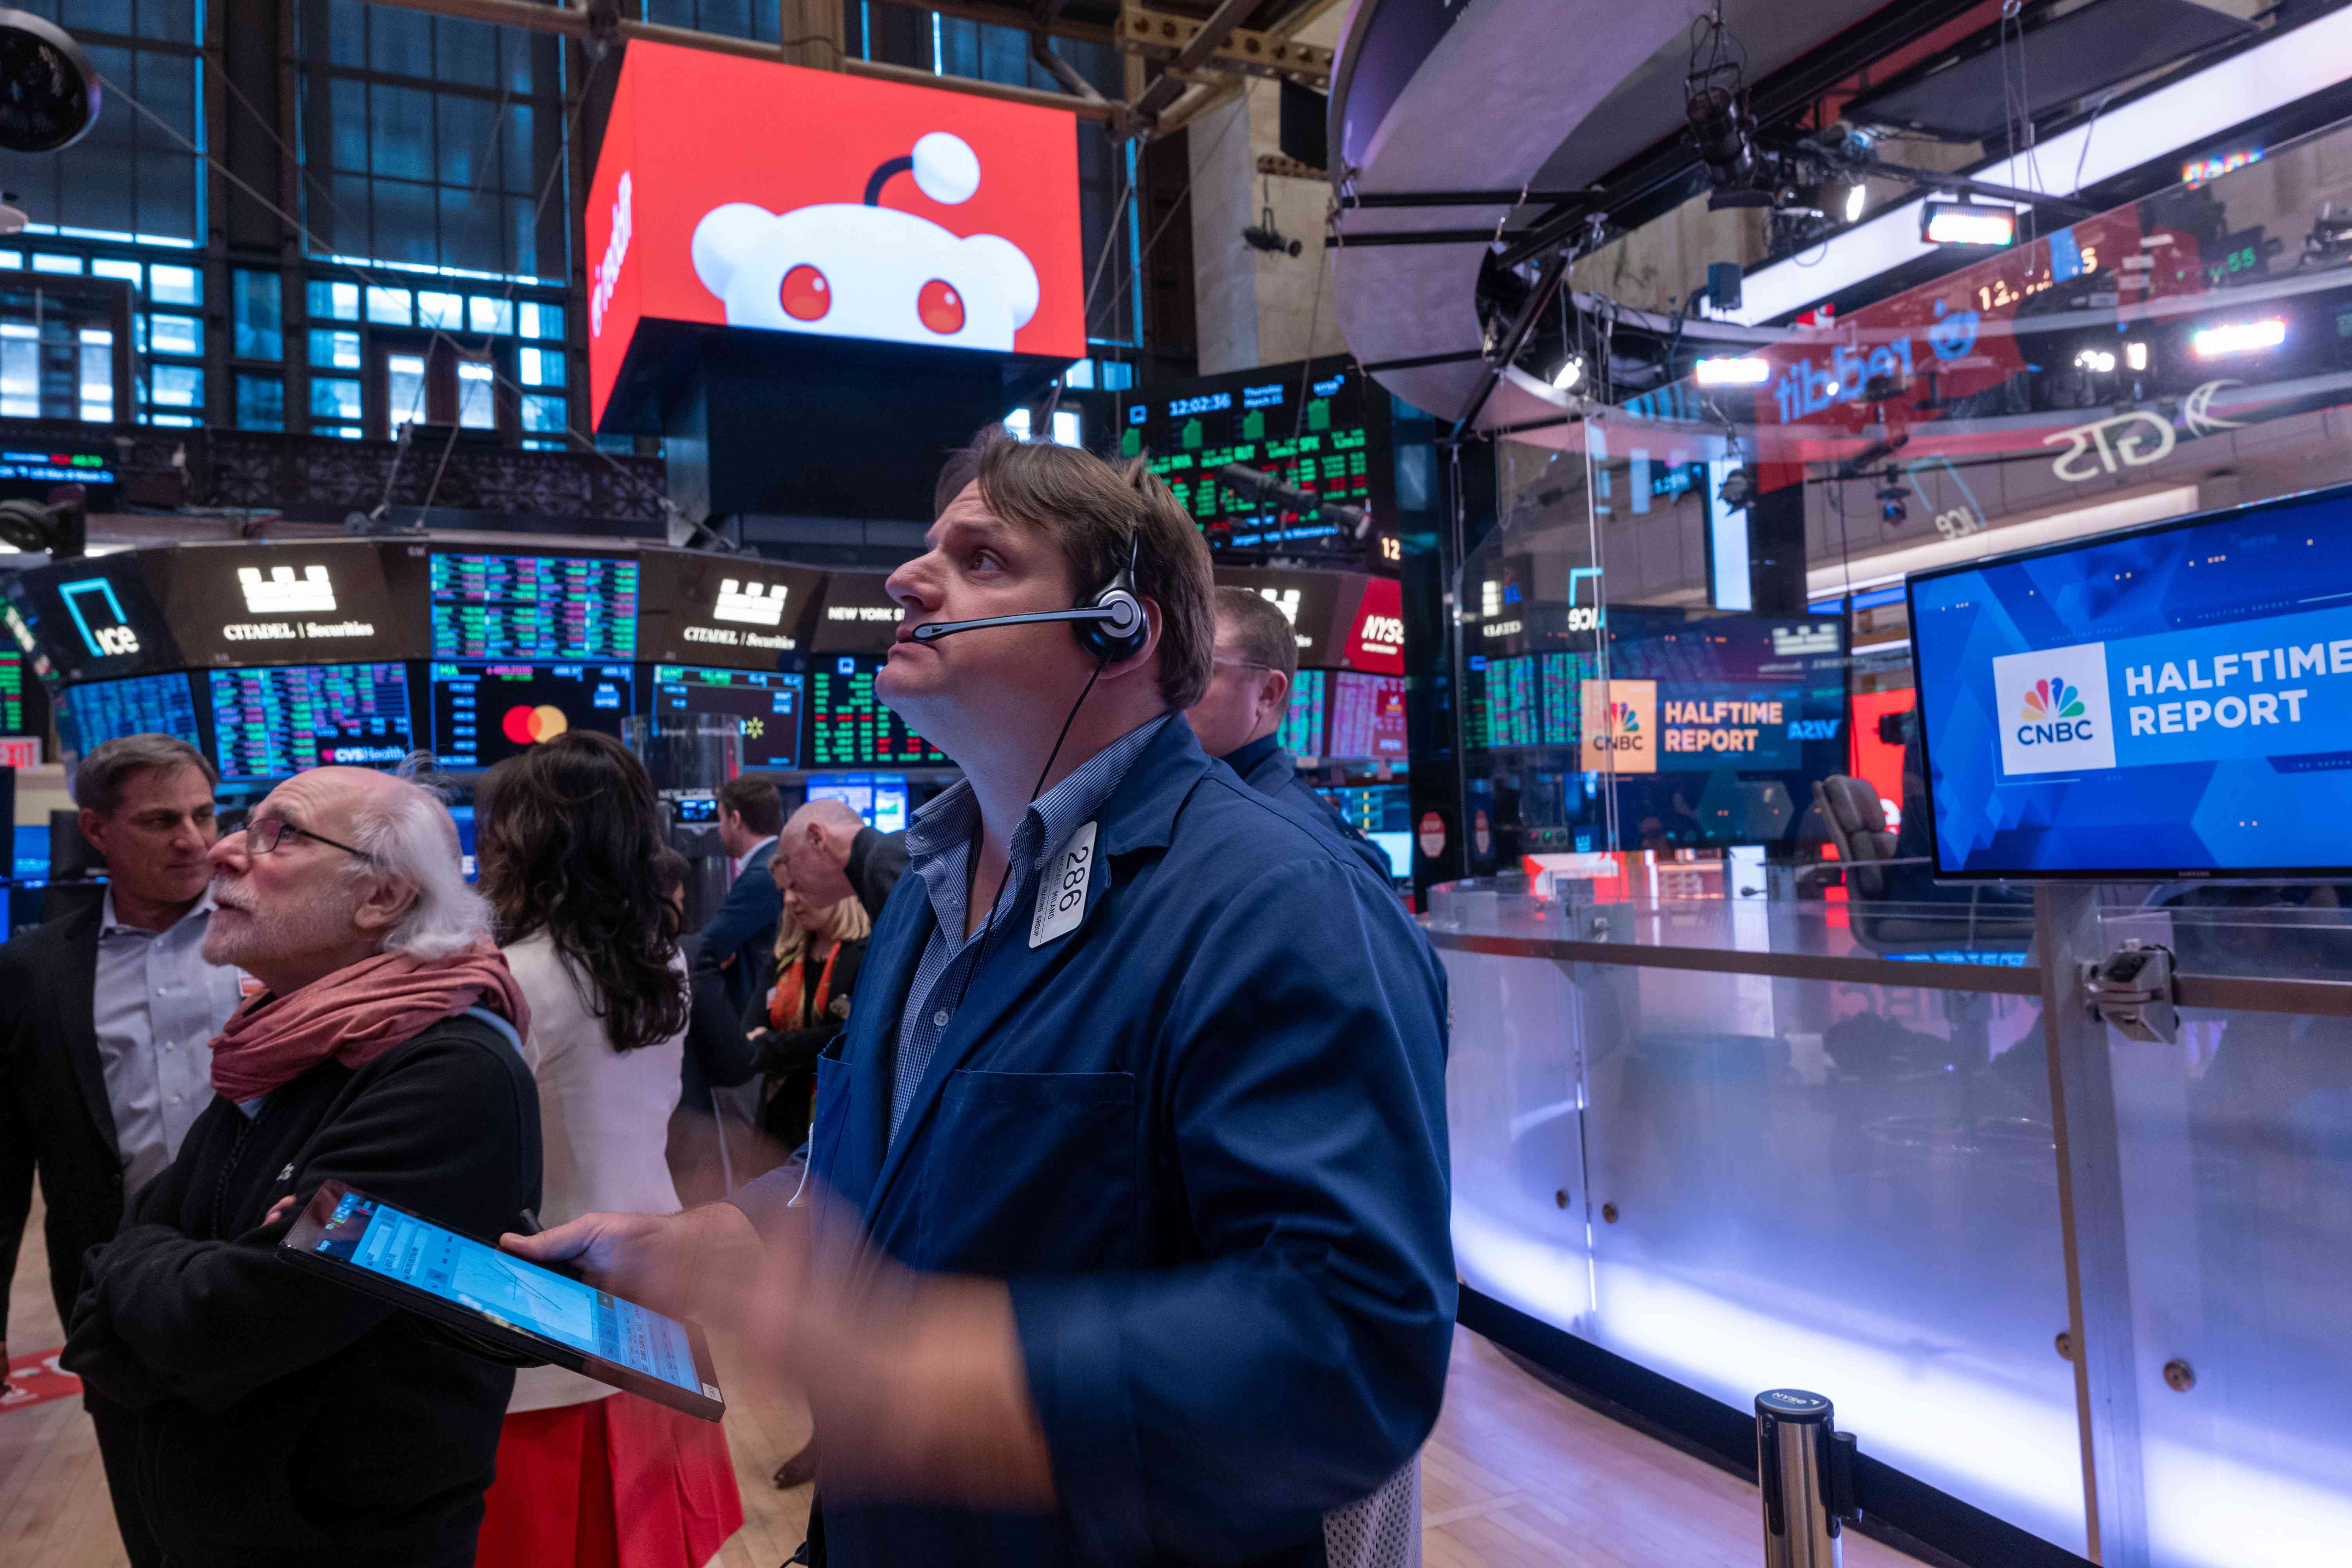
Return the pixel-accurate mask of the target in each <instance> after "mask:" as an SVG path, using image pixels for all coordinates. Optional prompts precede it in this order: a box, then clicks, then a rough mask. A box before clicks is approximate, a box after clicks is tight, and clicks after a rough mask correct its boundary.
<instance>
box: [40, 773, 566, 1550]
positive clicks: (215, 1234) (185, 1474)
mask: <svg viewBox="0 0 2352 1568" xmlns="http://www.w3.org/2000/svg"><path fill="white" fill-rule="evenodd" d="M211 865H212V871H213V877H212V884H211V889H212V900H213V904H214V906H215V907H214V910H213V913H212V919H211V922H210V927H209V929H208V930H207V931H205V941H204V955H205V958H207V959H209V960H210V961H211V962H213V963H216V964H234V965H236V967H238V968H241V969H243V970H245V971H246V972H247V973H249V974H251V975H253V976H254V977H255V978H256V979H257V981H258V982H259V983H260V984H261V986H262V991H261V993H260V994H258V995H257V996H256V997H255V998H254V999H253V1000H252V1001H251V1002H250V1003H248V1004H247V1005H246V1006H245V1007H244V1008H243V1009H241V1010H240V1011H239V1012H238V1013H237V1014H236V1016H234V1017H232V1018H231V1019H230V1020H229V1021H228V1023H227V1025H226V1027H224V1028H223V1029H222V1030H221V1031H220V1033H219V1034H218V1035H217V1036H216V1037H214V1038H213V1039H212V1041H211V1047H212V1050H211V1057H212V1062H211V1087H212V1089H213V1090H214V1091H215V1092H214V1095H213V1098H212V1099H211V1100H210V1101H209V1103H208V1104H207V1105H206V1106H205V1110H204V1112H203V1114H202V1115H200V1116H199V1117H198V1118H197V1119H196V1121H195V1124H194V1126H193V1127H191V1128H190V1129H189V1130H188V1134H187V1139H186V1142H184V1144H183V1145H182V1146H181V1149H180V1152H179V1157H178V1158H177V1159H175V1160H173V1162H172V1163H171V1165H170V1166H169V1167H168V1168H167V1169H166V1170H165V1171H164V1172H163V1174H162V1175H160V1176H159V1177H157V1178H156V1179H155V1180H154V1181H153V1182H152V1183H150V1184H148V1185H147V1187H146V1188H145V1189H144V1190H143V1191H142V1192H141V1193H140V1194H138V1196H137V1197H136V1198H135V1199H134V1200H133V1202H132V1203H131V1209H130V1212H129V1214H128V1215H125V1216H124V1219H123V1224H122V1229H121V1233H120V1234H119V1235H117V1236H116V1237H115V1238H114V1239H113V1240H112V1241H111V1242H109V1243H108V1244H107V1245H106V1246H105V1247H101V1248H100V1249H99V1250H98V1251H97V1252H95V1253H94V1254H92V1255H91V1258H90V1259H89V1268H88V1271H87V1275H86V1278H87V1279H88V1281H89V1283H88V1285H87V1287H86V1288H85V1289H83V1291H82V1293H81V1296H80V1299H79V1301H78V1302H77V1303H76V1305H75V1309H74V1317H73V1323H72V1331H71V1334H70V1337H69V1338H68V1341H67V1344H66V1353H65V1356H64V1365H65V1367H66V1369H67V1370H68V1371H69V1372H73V1373H78V1374H79V1375H80V1377H81V1378H82V1380H83V1382H84V1384H86V1385H87V1386H88V1387H89V1389H90V1390H91V1391H92V1392H93V1393H94V1394H97V1395H99V1396H100V1397H101V1398H103V1399H105V1400H106V1401H108V1402H109V1403H110V1404H111V1405H114V1406H116V1407H117V1408H119V1409H121V1410H123V1411H126V1412H128V1413H129V1419H130V1422H131V1426H132V1427H133V1431H132V1441H133V1443H134V1446H135V1452H136V1455H137V1468H136V1472H135V1475H134V1477H133V1480H132V1490H133V1492H134V1494H135V1495H134V1496H133V1497H131V1499H130V1500H129V1501H130V1504H131V1508H130V1510H129V1511H130V1512H131V1514H132V1516H133V1517H134V1518H135V1519H137V1520H138V1521H140V1522H141V1523H142V1524H143V1525H144V1527H145V1528H146V1529H147V1530H148V1531H151V1532H152V1537H153V1539H154V1541H155V1542H156V1543H157V1544H158V1546H160V1548H161V1550H162V1554H163V1560H164V1561H166V1562H168V1563H172V1564H173V1568H179V1565H181V1564H188V1565H191V1568H202V1565H205V1564H214V1563H218V1564H230V1563H234V1564H237V1565H239V1568H247V1565H259V1564H268V1563H288V1564H291V1563H354V1564H356V1563H402V1564H404V1565H405V1564H415V1565H418V1568H457V1565H459V1564H470V1563H472V1562H473V1561H474V1546H475V1538H476V1536H477V1534H478V1531H479V1530H480V1526H481V1520H482V1496H483V1493H484V1492H485V1491H486V1490H487V1489H488V1487H489V1483H490V1479H491V1476H492V1472H493V1467H494V1461H495V1456H496V1454H497V1450H498V1444H499V1428H500V1426H501V1425H502V1423H503V1422H504V1419H505V1416H506V1406H507V1396H508V1394H509V1392H510V1391H511V1389H512V1387H513V1384H514V1373H513V1371H512V1369H511V1368H509V1367H506V1366H501V1365H498V1364H494V1363H491V1362H488V1361H486V1360H483V1359H481V1358H479V1357H478V1356H476V1355H473V1354H470V1353H468V1352H466V1351H464V1350H461V1349H459V1348H457V1345H456V1344H455V1343H454V1342H452V1341H450V1340H449V1339H447V1338H445V1337H444V1336H442V1335H441V1334H440V1333H439V1332H438V1331H436V1330H435V1329H434V1328H433V1327H432V1326H431V1325H430V1324H429V1323H428V1322H426V1321H425V1320H424V1319H422V1318H418V1317H415V1316H413V1315H412V1314H409V1313H405V1312H402V1311H399V1310H395V1309H394V1308H393V1307H392V1306H391V1305H389V1304H388V1303H385V1302H382V1301H379V1300H373V1298H367V1297H362V1296H361V1295H359V1294H356V1293H354V1292H353V1291H352V1290H350V1289H347V1288H346V1287H344V1286H342V1285H341V1284H339V1283H337V1282H335V1281H333V1280H331V1279H321V1278H320V1277H317V1276H314V1275H311V1274H309V1273H307V1272H304V1271H303V1270H300V1269H296V1268H289V1267H287V1266H286V1265H285V1264H284V1263H283V1262H281V1261H280V1260H279V1259H278V1258H277V1257H276V1256H275V1254H276V1252H277V1249H278V1243H279V1242H280V1241H281V1240H282V1239H283V1238H284V1237H285V1235H286V1231H287V1229H288V1226H289V1224H290V1223H291V1221H292V1219H293V1217H294V1215H295V1214H296V1213H297V1211H298V1208H299V1205H301V1204H304V1203H307V1202H308V1201H309V1200H310V1197H311V1195H312V1194H315V1193H316V1192H317V1191H318V1189H319V1188H320V1185H321V1184H323V1183H325V1182H327V1181H330V1180H334V1181H340V1182H342V1183H344V1184H347V1185H349V1186H351V1187H352V1188H354V1189H356V1190H358V1191H360V1192H362V1193H366V1194H369V1195H371V1196H373V1197H377V1198H381V1199H383V1201H384V1202H386V1203H388V1204H392V1205H396V1206H398V1207H401V1208H404V1209H407V1210H410V1211H412V1212H414V1213H415V1214H419V1215H425V1216H426V1217H428V1218H430V1219H432V1220H434V1221H436V1222H437V1223H439V1224H442V1225H446V1226H450V1227H451V1228H453V1229H455V1230H457V1231H460V1232H464V1233H467V1234H471V1235H475V1236H495V1235H497V1234H499V1232H500V1231H502V1230H509V1229H512V1228H513V1227H514V1226H516V1225H518V1224H527V1223H528V1221H527V1220H525V1219H524V1217H523V1216H524V1215H526V1214H527V1213H528V1212H529V1211H530V1209H531V1208H533V1207H535V1206H536V1205H538V1203H539V1199H540V1130H539V1097H538V1093H537V1091H536V1089H534V1088H533V1087H532V1084H531V1079H530V1073H529V1071H528V1070H526V1069H525V1068H524V1066H523V1061H522V1054H521V1049H520V1037H521V1032H522V1030H523V1029H524V1028H525V1027H526V1026H527V1025H528V1021H529V1020H528V1014H527V1013H526V1011H525V1009H524V1006H523V1001H522V994H521V992H520V989H519V988H518V987H517V986H516V984H515V981H514V977H513V976H512V975H511V974H509V973H508V971H507V964H506V960H505V958H504V956H503V955H501V954H500V953H499V951H498V949H497V948H496V947H495V946H493V945H492V944H491V942H490V936H489V911H488V907H487V906H486V905H485V904H484V903H483V902H482V900H481V899H480V897H479V896H478V895H477V894H476V893H475V892H474V890H473V889H471V888H469V887H467V885H466V879H465V873H464V870H463V868H462V865H461V863H460V860H459V856H458V848H457V826H456V824H454V823H453V822H451V821H450V818H449V813H448V811H447V809H446V807H445V806H444V805H442V804H441V802H440V800H439V799H438V798H437V797H436V796H435V795H432V794H431V793H430V792H429V791H427V790H425V789H424V788H422V787H421V786H419V785H417V784H413V783H410V782H409V781H407V780H405V779H401V778H395V777H394V776H392V775H390V774H386V773H370V772H367V771H365V770H363V769H358V768H316V769H313V770H312V771H310V772H309V773H302V774H299V775H298V776H297V777H295V778H293V779H290V780H289V781H288V782H287V783H285V784H280V785H278V788H277V789H275V790H273V791H272V792H271V793H270V795H269V796H268V799H266V800H264V801H263V802H262V803H261V804H260V805H258V806H257V807H255V808H254V811H253V815H252V816H251V819H250V821H249V822H248V825H247V827H246V828H245V829H244V830H243V831H241V832H237V833H232V834H230V835H229V836H228V837H226V838H224V839H222V840H221V841H220V842H219V843H217V844H215V846H213V847H212V851H211ZM119 1506H120V1505H119Z"/></svg>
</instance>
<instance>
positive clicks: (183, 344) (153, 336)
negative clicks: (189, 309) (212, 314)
mask: <svg viewBox="0 0 2352 1568" xmlns="http://www.w3.org/2000/svg"><path fill="white" fill-rule="evenodd" d="M147 352H148V353H151V354H202V353H204V352H205V323H204V318H202V317H201V316H163V315H157V316H150V317H149V318H148V319H147Z"/></svg>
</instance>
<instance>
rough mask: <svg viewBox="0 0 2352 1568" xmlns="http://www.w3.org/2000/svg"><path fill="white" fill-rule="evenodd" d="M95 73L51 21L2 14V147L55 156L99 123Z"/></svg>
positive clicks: (76, 46) (78, 48) (77, 47)
mask: <svg viewBox="0 0 2352 1568" xmlns="http://www.w3.org/2000/svg"><path fill="white" fill-rule="evenodd" d="M104 96H105V95H104V93H103V92H102V91H101V90H100V86H99V80H98V72H97V71H96V70H95V69H93V68H91V66H90V63H89V56H88V55H86V54H84V53H82V49H81V46H80V45H79V44H78V43H76V42H74V39H73V35H72V34H70V33H68V32H67V31H66V30H65V29H64V28H62V27H60V26H57V24H55V23H53V22H46V21H43V20H42V19H41V18H40V17H38V16H29V15H27V14H26V13H25V12H23V11H10V10H0V147H5V148H6V149H7V150H8V151H9V152H11V153H54V152H57V151H58V149H59V148H62V147H70V146H72V145H73V144H74V143H75V142H78V141H79V140H80V139H81V137H82V135H83V133H84V132H87V131H89V128H90V127H91V126H92V125H94V124H96V123H97V122H98V110H99V105H100V100H102V99H103V98H104Z"/></svg>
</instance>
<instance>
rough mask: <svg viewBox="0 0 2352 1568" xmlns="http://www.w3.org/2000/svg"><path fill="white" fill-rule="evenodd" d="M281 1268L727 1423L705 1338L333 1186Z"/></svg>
mask: <svg viewBox="0 0 2352 1568" xmlns="http://www.w3.org/2000/svg"><path fill="white" fill-rule="evenodd" d="M279 1247H280V1250H281V1251H282V1252H283V1254H284V1256H285V1257H286V1258H287V1259H288V1260H289V1261H290V1262H293V1263H297V1264H299V1265H300V1266H302V1267H303V1268H310V1269H313V1270H316V1271H319V1272H322V1273H325V1274H330V1275H331V1276H333V1277H334V1278H335V1279H340V1280H341V1281H342V1282H343V1283H344V1284H346V1285H349V1286H351V1287H352V1288H353V1289H359V1290H364V1291H366V1292H367V1293H368V1294H370V1295H373V1296H380V1297H383V1299H384V1300H389V1301H393V1302H396V1303H398V1304H399V1305H400V1306H403V1307H405V1308H407V1309H408V1310H410V1311H412V1312H418V1313H422V1314H423V1315H424V1316H425V1317H427V1318H430V1319H432V1320H433V1321H436V1322H438V1323H443V1324H446V1325H447V1326H448V1327H450V1328H453V1329H457V1330H459V1331H463V1332H465V1333H467V1334H470V1335H473V1336H475V1337H477V1338H479V1339H484V1340H488V1341H489V1342H491V1343H492V1344H494V1345H497V1346H498V1347H499V1348H500V1349H503V1350H508V1351H512V1352H518V1353H520V1354H521V1355H524V1356H528V1357H530V1358H532V1359H534V1360H537V1361H545V1362H553V1363H555V1364H556V1365H558V1366H562V1367H568V1368H570V1369H571V1370H572V1371H573V1372H576V1373H582V1374H583V1375H584V1376H588V1377H593V1378H594V1379H595V1380H596V1381H597V1382H599V1383H609V1384H612V1385H613V1386H614V1387H615V1388H625V1389H626V1390H628V1391H629V1392H630V1393H631V1394H643V1395H645V1396H646V1398H647V1399H653V1400H658V1401H660V1402H661V1403H662V1404H664V1405H669V1406H671V1407H672V1408H673V1409H677V1410H683V1411H685V1412H687V1413H688V1415H699V1416H701V1417H702V1418H703V1419H704V1420H706V1421H716V1420H718V1419H719V1417H720V1416H722V1415H725V1414H726V1413H727V1402H726V1400H725V1399H724V1398H723V1397H722V1396H721V1395H720V1394H719V1376H718V1373H715V1372H714V1371H712V1369H711V1365H710V1347H709V1345H708V1344H707V1343H705V1342H704V1341H703V1337H702V1331H701V1330H700V1329H699V1328H697V1327H696V1326H695V1325H694V1324H692V1323H690V1322H688V1321H685V1320H684V1319H682V1318H671V1317H665V1316H664V1315H662V1314H661V1313H659V1312H656V1311H651V1310H647V1309H646V1308H644V1307H640V1306H638V1305H637V1304H636V1303H635V1302H634V1301H626V1300H622V1299H621V1298H620V1297H618V1296H615V1295H614V1294H612V1293H611V1292H610V1291H607V1290H599V1289H596V1288H595V1287H594V1286H593V1285H586V1284H583V1283H582V1282H581V1281H579V1280H577V1279H572V1277H570V1276H569V1275H566V1274H559V1273H557V1272H556V1271H555V1270H554V1269H551V1268H542V1267H541V1266H540V1265H538V1264H536V1263H530V1262H526V1261H525V1260H524V1259H522V1258H517V1257H514V1256H513V1255H512V1254H510V1253H505V1252H500V1251H499V1249H498V1248H497V1247H492V1246H490V1245H489V1244H488V1243H487V1242H481V1241H477V1240H475V1239H474V1238H473V1237H468V1236H460V1235H458V1234H457V1232H456V1231H454V1230H450V1229H448V1228H447V1227H446V1226H438V1225H436V1224H434V1223H433V1222H432V1221H431V1220H428V1219H425V1218H423V1217H422V1216H420V1215H413V1214H410V1213H409V1212H408V1211H407V1210H405V1209H401V1208H395V1207H394V1206H393V1205H390V1204H388V1203H384V1202H383V1201H382V1200H381V1199H378V1198H372V1197H370V1196H368V1195H367V1194H365V1193H359V1192H353V1191H352V1189H351V1188H349V1187H347V1186H345V1185H343V1184H342V1183H341V1182H328V1183H326V1184H323V1185H321V1186H320V1188H319V1190H318V1192H317V1194H315V1195H313V1196H312V1197H311V1199H310V1203H309V1204H308V1205H306V1206H305V1207H304V1208H303V1210H302V1215H301V1217H300V1218H299V1219H298V1220H296V1221H295V1222H294V1228H293V1229H292V1230H290V1231H289V1232H287V1234H286V1239H285V1240H284V1241H283V1242H281V1243H280V1244H279Z"/></svg>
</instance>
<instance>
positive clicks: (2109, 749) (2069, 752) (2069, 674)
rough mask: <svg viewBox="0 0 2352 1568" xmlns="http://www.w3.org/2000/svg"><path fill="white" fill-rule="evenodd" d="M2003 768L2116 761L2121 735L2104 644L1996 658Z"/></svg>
mask: <svg viewBox="0 0 2352 1568" xmlns="http://www.w3.org/2000/svg"><path fill="white" fill-rule="evenodd" d="M1992 669H1993V700H1994V702H1995V704H1996V709H1995V710H1996V711H1997V712H2000V713H2005V714H2010V715H2013V717H2011V718H2010V719H2009V720H2008V721H2005V722H2004V723H2003V724H2002V725H2001V728H2000V770H2001V772H2003V773H2061V772H2064V771H2067V770H2069V769H2084V768H2111V767H2114V766H2115V765H2116V742H2115V736H2114V732H2113V731H2112V730H2111V729H2110V728H2109V725H2108V722H2107V645H2106V644H2105V643H2077V644H2075V645H2074V646H2073V647H2057V648H2045V649H2042V650H2041V651H2039V652H2036V653H2017V654H2008V655H2004V656H2003V657H2001V658H1996V659H1994V660H1993V661H1992Z"/></svg>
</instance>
